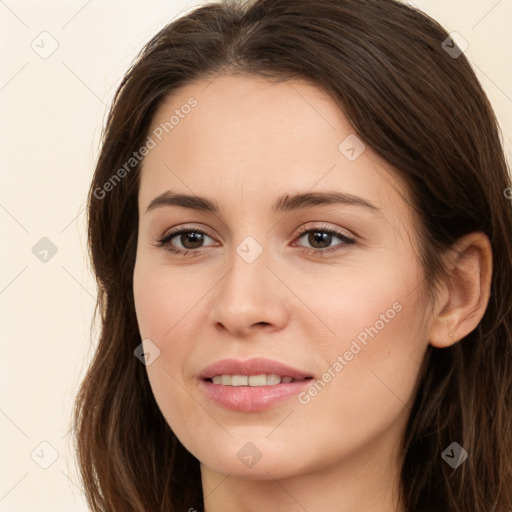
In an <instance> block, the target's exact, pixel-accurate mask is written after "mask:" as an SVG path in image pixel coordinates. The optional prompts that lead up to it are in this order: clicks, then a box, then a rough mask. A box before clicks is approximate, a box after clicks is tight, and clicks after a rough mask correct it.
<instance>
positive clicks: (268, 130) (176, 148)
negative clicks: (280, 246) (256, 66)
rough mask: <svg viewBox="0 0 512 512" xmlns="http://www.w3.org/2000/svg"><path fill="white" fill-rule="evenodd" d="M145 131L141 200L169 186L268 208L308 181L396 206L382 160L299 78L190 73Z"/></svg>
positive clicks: (399, 193)
mask: <svg viewBox="0 0 512 512" xmlns="http://www.w3.org/2000/svg"><path fill="white" fill-rule="evenodd" d="M191 105H194V106H191ZM149 136H150V137H151V138H152V139H153V141H154V147H153V148H152V149H151V150H150V151H149V153H148V154H147V156H146V157H145V158H144V161H143V165H142V171H141V172H142V176H141V185H140V194H139V202H140V206H141V210H142V209H145V207H147V205H148V204H149V202H150V201H151V199H153V198H154V197H155V196H156V195H158V194H161V193H162V192H164V191H166V190H171V189H172V190H173V191H174V192H180V193H187V194H198V195H201V196H209V197H213V198H215V200H216V202H218V203H221V204H222V203H225V204H226V207H228V205H229V204H231V205H233V204H237V205H241V204H246V203H250V204H251V206H255V207H263V208H269V207H270V204H271V203H272V204H273V203H274V200H275V198H276V197H278V196H281V195H282V194H286V193H293V192H296V191H301V192H302V191H305V190H315V189H316V188H318V189H322V190H337V191H344V192H347V193H350V194H353V195H358V196H364V197H366V198H368V199H369V200H370V201H371V202H372V203H374V204H377V205H378V206H379V207H381V208H383V209H385V208H388V209H395V210H396V209H397V208H400V207H402V208H403V207H404V206H405V205H404V204H400V202H401V203H404V201H403V197H404V194H405V187H403V184H402V183H401V182H400V181H399V180H398V178H397V177H396V175H395V173H394V172H393V170H392V169H391V168H390V166H389V165H388V164H387V163H386V162H385V161H383V160H382V159H381V158H380V157H379V156H378V155H377V154H376V153H375V152H374V151H372V150H371V148H369V147H368V146H367V145H366V146H363V143H362V141H361V140H360V139H358V138H357V136H356V135H355V133H354V130H353V128H352V127H351V126H350V123H349V122H348V120H347V119H346V117H345V116H344V114H343V112H342V110H341V109H340V108H339V106H338V105H337V104H336V102H335V101H334V100H333V99H332V98H331V97H330V96H329V95H328V94H327V93H325V92H324V91H323V90H322V89H321V88H319V87H317V86H315V85H313V84H310V83H307V82H304V81H300V80H293V81H286V82H270V81H269V80H266V79H265V78H261V77H252V76H230V75H222V76H218V77H215V78H213V79H212V78H210V79H205V80H199V81H196V82H192V83H190V84H188V85H186V86H184V87H182V88H180V89H178V90H177V91H175V93H173V95H172V96H170V97H168V98H167V99H166V100H165V101H164V102H163V103H162V104H161V105H160V106H159V108H158V110H157V112H156V114H155V116H154V118H153V120H152V123H151V127H150V130H149ZM347 150H348V152H347ZM352 150H353V151H352ZM354 155H355V156H356V158H354ZM348 157H350V158H348ZM397 213H399V212H397Z"/></svg>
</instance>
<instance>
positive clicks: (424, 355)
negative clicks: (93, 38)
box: [75, 0, 512, 512]
mask: <svg viewBox="0 0 512 512" xmlns="http://www.w3.org/2000/svg"><path fill="white" fill-rule="evenodd" d="M456 50H459V51H456ZM509 187H510V177H509V175H508V173H507V166H506V162H505V158H504V153H503V148H502V146H501V143H500V134H499V128H498V125H497V121H496V118H495V115H494V113H493V111H492V108H491V106H490V104H489V102H488V100H487V98H486V96H485V94H484V92H483V90H482V87H481V86H480V84H479V83H478V81H477V79H476V77H475V75H474V73H473V71H472V70H471V67H470V66H469V64H468V62H467V60H466V58H465V57H464V54H463V53H462V51H460V49H459V48H458V46H457V45H456V44H455V42H454V41H453V40H452V39H451V38H450V36H449V34H447V32H446V31H445V30H444V29H443V28H442V27H440V26H439V25H438V24H437V23H436V22H435V21H433V20H432V19H430V18H428V17H427V16H426V15H425V14H423V13H421V12H420V11H417V10H414V9H413V8H411V7H408V6H406V5H403V4H401V3H398V2H395V1H393V0H364V1H361V0H343V1H340V0H320V1H315V2H310V1H307V0H256V1H251V2H248V3H246V4H244V5H242V4H241V3H224V4H210V5H207V6H204V7H200V8H197V9H196V10H194V11H193V12H191V13H189V14H188V15H186V16H184V17H182V18H180V19H177V20H175V21H174V22H172V23H171V24H169V25H168V26H166V27H165V28H164V29H163V30H161V31H160V32H159V33H158V34H157V35H156V36H155V37H154V38H153V39H152V40H151V41H150V42H149V43H148V44H147V45H146V47H145V48H144V49H143V51H142V52H141V54H140V56H139V58H138V59H137V61H136V62H135V63H134V65H133V66H132V68H131V69H130V70H129V72H128V73H127V74H126V76H125V78H124V79H123V81H122V84H121V86H120V87H119V89H118V92H117V94H116V97H115V100H114V104H113V106H112V109H111V112H110V115H109V118H108V121H107V125H106V128H105V132H104V138H103V145H102V150H101V153H100V156H99V160H98V163H97V167H96V171H95V174H94V178H93V182H92V185H91V189H90V195H89V205H88V206H89V210H88V211H89V246H90V251H91V257H92V262H93V269H94V272H95V274H96V276H97V281H98V285H99V300H98V307H99V311H100V312H101V335H100V340H99V345H98V348H97V351H96V355H95V357H94V360H93V361H92V364H91V366H90V369H89V371H88V374H87V376H86V378H85V380H84V382H83V384H82V387H81V389H80V393H79V395H78V397H77V403H76V411H75V426H76V440H77V453H78V458H79V464H80V469H81V472H82V477H83V484H84V486H85V490H86V496H87V499H88V502H89V506H90V507H91V509H92V510H94V511H107V510H108V511H116V512H120V511H123V512H124V511H140V512H142V511H145V512H148V511H171V510H172V511H186V510H188V511H192V510H207V512H217V511H218V510H224V511H235V510H236V511H238V510H286V511H295V510H297V511H299V510H308V511H317V510H323V511H331V510H332V511H345V512H348V511H355V510H357V511H358V512H366V511H370V510H371V511H379V512H388V511H400V512H404V511H407V512H427V511H428V512H439V511H456V512H468V511H472V512H484V511H485V512H491V511H492V512H506V511H507V512H508V511H509V510H510V509H512V501H511V500H512V453H511V450H510V446H511V440H512V412H511V407H510V404H511V401H512V400H511V399H512V358H511V354H512V352H511V348H512V334H511V326H512V292H511V289H510V286H509V283H510V282H511V279H512V246H511V242H510V233H512V210H511V205H510V201H509V200H508V199H507V195H506V190H510V188H509Z"/></svg>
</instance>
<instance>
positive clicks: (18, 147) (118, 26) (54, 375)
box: [0, 0, 512, 512]
mask: <svg viewBox="0 0 512 512" xmlns="http://www.w3.org/2000/svg"><path fill="white" fill-rule="evenodd" d="M312 1H313V0H312ZM411 3H412V2H411ZM201 4H202V2H200V1H197V2H185V1H183V0H167V1H163V0H159V1H154V2H152V3H151V4H148V3H146V2H142V1H141V0H138V1H135V0H130V1H126V0H124V1H123V2H121V1H120V0H117V1H113V0H108V1H103V2H100V1H99V0H89V1H86V0H73V1H67V2H64V1H45V2H44V3H43V2H41V3H39V2H35V1H23V0H21V1H15V0H6V1H0V42H1V48H2V65H1V68H0V134H1V137H0V155H1V161H0V165H1V170H2V186H1V188H0V225H1V229H2V242H3V244H2V245H3V247H4V252H3V256H2V261H3V262H2V265H1V270H0V311H1V336H2V337H1V340H2V357H1V358H0V376H1V377H0V383H1V388H0V439H1V457H0V511H9V512H17V511H20V512H21V511H23V512H26V511H52V512H58V511H66V512H69V511H85V510H87V507H86V506H85V500H84V499H83V497H82V492H81V489H80V483H79V478H78V476H77V472H76V466H75V459H74V454H73V443H72V439H71V435H69V428H70V413H71V407H72V404H73V400H74V396H75V393H76V391H77V388H78V385H79V383H80V381H81V378H82V377H83V375H84V373H85V370H86V368H87V365H88V362H89V361H90V358H91V355H92V353H93V350H94V343H95V340H96V337H95V334H94V333H93V334H92V335H91V320H92V317H93V311H94V305H95V293H96V290H95V283H94V280H93V277H92V275H91V273H90V270H89V264H88V259H87V248H86V237H85V233H86V231H85V214H84V208H85V201H86V195H87V190H88V186H89V183H90V180H91V176H92V171H93V166H94V162H95V159H96V157H97V155H98V149H99V137H100V133H101V128H102V125H103V121H104V118H105V114H106V111H107V107H108V105H109V104H110V101H111V99H112V96H113V93H114V91H115V89H116V87H117V85H118V83H119V81H120V80H121V77H122V75H123V74H124V72H125V71H126V70H127V68H128V66H129V65H130V63H131V62H132V60H133V58H134V57H135V55H136V53H137V52H138V51H139V50H140V48H141V47H142V46H143V44H144V43H145V42H147V41H148V40H149V39H150V38H151V37H152V36H153V35H154V34H155V33H156V32H157V31H158V30H159V29H160V28H161V27H163V25H165V24H166V23H167V22H169V21H171V20H172V19H174V18H175V17H177V16H179V15H181V14H183V13H186V12H188V11H189V10H191V9H193V8H194V7H195V6H198V5H201ZM415 4H416V5H417V6H418V7H419V8H421V9H422V10H423V11H425V12H426V13H427V14H429V15H430V16H431V17H433V18H434V19H436V20H438V21H439V22H440V23H441V24H442V25H443V26H444V27H445V28H446V29H447V30H448V31H449V32H452V31H456V32H458V33H459V34H461V35H462V37H463V38H464V39H465V40H466V41H467V42H468V43H469V47H468V49H467V50H466V56H468V58H469V59H470V62H471V63H472V65H473V67H474V69H475V71H476V73H477V75H478V77H479V78H480V80H481V82H482V84H483V86H484V88H485V90H486V91H487V93H488V95H489V97H490V100H491V102H492V104H493V106H494V108H495V111H496V113H497V116H498V119H499V121H500V124H501V126H502V129H503V134H504V144H505V149H506V153H507V158H508V159H509V162H510V158H511V153H510V148H511V147H512V66H511V64H510V62H511V61H510V50H511V49H512V31H511V29H510V21H511V20H512V1H511V0H499V1H496V0H431V1H426V0H425V1H421V0H417V1H416V2H415ZM439 44H441V41H440V43H439ZM57 45H58V47H57ZM54 48H56V51H54V53H53V54H51V55H48V54H49V53H50V52H51V51H52V50H53V49H54ZM418 136H421V134H418ZM42 238H46V239H49V240H50V241H51V243H49V242H48V240H43V241H41V239H42ZM36 244H37V245H36ZM34 246H35V249H33V248H34ZM55 250H56V251H57V252H56V253H55V254H53V252H55ZM44 251H48V252H46V253H45V252H44ZM52 251H53V252H52ZM41 443H43V444H41ZM44 466H47V467H46V468H45V467H44Z"/></svg>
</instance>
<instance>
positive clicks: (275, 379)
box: [267, 375, 281, 386]
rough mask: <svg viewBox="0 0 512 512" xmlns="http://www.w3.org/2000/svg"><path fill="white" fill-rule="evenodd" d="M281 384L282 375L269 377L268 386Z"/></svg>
mask: <svg viewBox="0 0 512 512" xmlns="http://www.w3.org/2000/svg"><path fill="white" fill-rule="evenodd" d="M280 382H281V376H280V375H267V386H271V385H272V384H279V383H280Z"/></svg>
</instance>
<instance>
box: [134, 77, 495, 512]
mask: <svg viewBox="0 0 512 512" xmlns="http://www.w3.org/2000/svg"><path fill="white" fill-rule="evenodd" d="M191 96H193V97H194V98H196V99H197V101H198V104H197V106H196V107H195V108H194V109H192V110H191V112H190V113H189V114H187V115H186V116H184V118H183V119H180V122H179V124H177V125H176V126H174V129H173V130H172V131H170V132H169V134H168V135H167V136H165V137H163V138H162V141H159V142H158V144H157V145H156V147H154V148H153V149H151V151H150V152H149V153H148V155H147V156H146V157H145V159H144V163H143V167H142V171H141V181H140V190H139V212H140V221H139V232H138V248H137V258H136V265H135V270H134V298H135V305H136V312H137V320H138V324H139V328H140V333H141V337H142V339H143V340H145V339H150V340H151V341H152V342H153V343H154V344H155V345H156V346H158V348H159V349H160V355H159V356H158V357H157V358H156V359H155V360H154V362H153V363H151V364H149V365H147V367H146V368H147V372H148V377H149V381H150V384H151V387H152V390H153V393H154V395H155V398H156V400H157V403H158V405H159V407H160V409H161V411H162V414H163V415H164V417H165V419H166V421H167V422H168V424H169V425H170V427H171V428H172V429H173V431H174V432H175V434H176V435H177V436H178V438H179V439H180V441H181V442H182V443H183V444H184V446H185V447H186V448H187V449H188V450H189V451H190V452H191V453H192V454H193V455H194V456H195V457H196V458H197V459H199V461H200V462H201V474H202V480H203V490H204V495H205V507H206V510H207V512H217V511H220V510H222V511H224V512H226V511H228V512H229V511H239V510H244V511H256V510H258V511H260V510H274V511H281V510H283V511H285V510H286V511H287V512H289V511H292V512H295V511H303V510H308V511H310V512H316V511H323V512H326V511H327V512H329V511H336V512H339V511H342V512H349V511H350V512H355V511H358V512H366V511H372V512H376V511H379V512H388V511H389V512H390V511H399V510H401V509H400V508H398V506H397V505H396V504H395V503H394V494H393V493H394V492H395V491H396V486H397V482H398V475H399V470H400V463H399V459H398V445H399V442H400V439H401V437H402V436H403V432H404V429H405V425H406V421H407V418H408V414H409V411H410V406H411V401H412V399H413V396H414V390H415V385H416V381H417V375H418V370H419V367H420V365H421V361H422V359H423V357H424V354H425V351H426V349H427V347H428V344H429V343H431V344H433V345H435V346H438V347H444V346H448V345H450V344H452V343H455V342H457V341H458V340H460V339H461V338H462V337H463V336H465V335H466V334H467V333H469V332H471V331H472V330H473V329H474V328H475V327H476V325H477V324H478V322H479V321H480V319H481V317H482V316H483V313H484V311H485V307H486V305H487V301H488V296H489V282H490V273H491V264H492V262H491V249H490V244H489V241H488V240H487V238H486V237H485V235H481V234H478V233H475V234H471V235H468V236H467V237H465V238H464V239H461V240H460V241H459V243H458V245H457V247H456V249H457V250H458V251H459V252H460V254H461V255H462V256H461V257H459V258H458V259H456V258H455V257H454V256H453V255H452V254H451V253H448V255H447V256H446V257H447V264H448V265H451V266H450V268H451V269H453V270H452V273H451V275H452V276H453V278H452V279H450V280H447V281H446V282H442V283H441V284H440V285H439V290H438V292H437V297H436V302H435V304H433V305H432V307H430V304H429V302H428V299H427V296H426V293H425V289H424V277H425V276H424V273H423V270H422V268H421V265H420V263H419V261H418V255H417V239H416V235H415V230H414V226H415V222H417V219H415V218H414V216H413V213H412V212H413V210H412V209H411V206H410V203H409V200H408V196H407V191H406V189H405V186H404V184H403V183H401V182H400V181H399V179H398V177H397V176H396V174H395V173H394V172H393V169H392V168H391V167H390V166H389V165H388V164H387V163H386V162H385V161H383V160H382V159H380V158H379V157H378V155H377V154H376V153H375V152H373V151H372V150H371V148H369V147H368V146H367V147H366V149H365V150H364V151H363V152H362V153H361V154H360V155H359V156H358V157H357V159H355V160H354V161H350V160H349V159H347V158H346V157H345V156H344V154H342V152H340V150H339V149H338V146H339V144H340V143H341V142H342V141H343V140H344V139H345V138H346V137H347V136H348V135H349V134H353V133H354V130H353V129H352V128H351V126H350V125H349V123H348V121H347V119H346V118H345V117H344V115H343V113H342V112H341V110H340V109H339V108H338V106H337V105H336V104H335V103H334V101H333V100H332V99H331V98H330V97H329V96H328V95H327V94H326V93H324V92H323V91H322V90H321V89H319V88H317V87H315V86H314V85H311V84H308V83H306V82H302V81H298V80H294V81H293V82H284V83H272V82H269V81H267V80H265V79H263V78H258V77H248V76H228V75H221V76H218V77H217V78H215V79H214V80H213V81H211V80H208V81H198V82H194V83H191V84H188V85H187V86H185V87H183V88H182V89H180V90H178V91H177V93H176V94H174V95H173V96H172V97H170V98H168V99H167V101H165V102H164V103H162V104H161V105H160V107H159V109H158V111H157V112H156V114H155V117H154V119H153V122H152V127H151V131H152V130H153V129H155V128H156V127H158V126H159V125H160V123H162V122H165V121H167V120H168V119H169V117H170V116H171V115H172V114H173V113H174V111H175V109H179V108H180V107H181V106H182V105H184V104H185V103H186V102H187V100H188V98H190V97H191ZM167 190H172V191H173V192H179V193H184V194H193V195H198V196H204V197H207V198H209V199H211V200H214V201H216V202H217V203H218V205H219V208H220V213H219V214H218V215H216V214H213V213H208V212H203V211H198V210H193V209H190V208H184V207H177V206H162V207H158V208H154V209H151V210H150V211H147V208H148V205H149V203H150V202H151V201H152V200H153V199H154V198H155V197H156V196H158V195H159V194H162V193H163V192H165V191H167ZM320 190H323V191H334V190H335V191H342V192H346V193H349V194H352V195H354V196H358V197H361V198H364V199H365V200H366V201H369V202H371V203H373V204H374V205H375V206H376V207H377V208H378V209H379V210H378V211H372V210H370V209H368V208H363V207H360V206H356V205H343V204H331V205H316V206H310V207H308V208H303V209H300V210H296V211H290V212H288V213H286V214H284V213H282V212H280V213H275V212H273V211H272V209H271V205H272V204H273V203H274V201H275V200H276V199H277V198H278V197H280V196H281V195H283V194H293V193H296V192H310V191H320ZM183 225H186V227H187V228H189V229H190V230H191V231H193V232H194V230H197V229H200V230H204V231H206V233H207V236H205V237H204V241H203V244H202V246H201V244H199V245H196V247H198V248H197V249H195V254H193V252H194V249H193V247H194V245H193V243H192V242H190V239H187V238H185V240H183V237H180V236H176V237H174V238H173V239H172V242H169V245H172V246H174V247H175V248H177V249H183V250H184V247H185V246H184V245H182V244H187V243H188V245H187V248H189V254H187V255H186V256H180V255H177V254H173V253H170V252H169V251H167V250H166V249H165V247H159V246H158V240H159V239H160V238H161V237H162V236H163V235H164V234H166V233H167V232H168V231H169V230H170V228H173V227H179V226H183ZM325 227H329V228H334V229H336V230H338V231H339V232H341V233H342V234H344V235H345V236H348V237H351V238H353V239H354V240H355V243H353V244H345V243H344V242H343V241H342V240H341V239H339V238H337V237H336V236H333V237H332V238H331V240H330V241H327V242H326V243H324V245H323V246H322V245H321V244H317V245H312V244H314V240H311V238H309V239H308V235H307V234H306V235H301V236H299V230H300V228H308V229H315V228H317V230H321V229H322V228H325ZM248 236H251V237H253V238H254V239H255V240H256V241H257V243H258V244H259V245H260V246H261V248H262V249H263V252H262V253H261V254H260V255H259V257H258V258H256V259H255V261H254V262H252V263H248V262H247V261H246V260H245V259H243V258H242V257H241V256H240V255H239V254H238V253H237V251H236V249H237V247H238V246H239V245H240V244H241V242H242V241H244V239H245V238H246V237H248ZM201 247H202V248H201ZM322 247H325V248H324V249H322ZM333 247H336V250H335V251H334V252H331V253H330V254H323V255H322V254H320V253H318V254H306V253H304V252H302V249H306V250H307V249H309V250H312V249H318V250H319V251H322V250H324V251H325V250H326V249H329V248H333ZM190 248H192V251H190ZM251 250H253V249H251ZM396 303H398V304H400V306H401V310H400V311H399V312H396V314H395V316H394V318H392V319H391V320H389V319H388V322H385V325H384V327H383V328H382V329H380V330H379V331H378V334H377V335H375V336H374V337H373V338H369V339H368V342H367V345H366V346H364V348H362V350H361V351H360V352H358V353H357V355H354V357H353V358H352V359H351V360H350V361H349V362H348V364H347V365H346V366H344V367H343V369H342V371H339V372H334V374H335V377H333V378H332V379H331V381H330V382H329V383H328V384H327V385H326V386H325V387H324V388H323V389H322V390H321V392H319V393H318V394H317V395H316V396H314V397H312V398H311V400H310V401H309V402H308V403H307V404H302V403H299V401H298V399H297V397H292V398H290V399H287V400H286V401H284V402H282V403H280V404H278V405H276V406H275V407H273V408H271V409H268V410H265V411H260V412H240V411H231V410H228V409H225V408H222V407H220V406H218V405H216V404H214V403H213V402H212V401H211V400H210V399H209V398H208V396H207V395H206V394H205V393H204V392H203V391H202V390H201V389H200V387H199V385H198V384H199V380H198V373H199V372H200V371H201V370H202V369H203V368H205V367H206V366H207V365H209V364H211V363H212V362H214V361H217V360H219V359H223V358H226V357H235V358H240V359H247V358H249V357H255V356H262V357H267V358H270V359H275V360H277V361H281V362H283V363H286V364H289V365H291V366H294V367H296V368H299V369H301V370H304V371H307V372H308V373H310V374H311V375H313V376H315V377H316V378H321V377H322V375H323V374H324V373H325V372H326V371H327V370H328V369H329V368H332V366H333V363H334V362H335V361H336V360H337V357H338V356H339V355H343V354H344V353H345V352H346V351H347V350H348V349H349V348H350V346H351V342H352V341H353V340H354V339H356V337H357V336H358V334H360V333H361V332H362V331H364V329H365V328H367V327H370V326H373V325H375V324H376V321H377V320H379V319H380V318H381V316H380V315H382V314H385V312H386V311H387V310H389V309H390V308H392V305H393V304H396ZM331 373H332V370H331ZM248 442H250V443H253V444H254V445H255V446H256V448H257V450H258V451H259V453H261V459H260V460H259V461H258V462H257V463H256V464H255V465H253V466H252V467H247V466H245V465H244V464H243V463H242V462H241V461H240V459H239V458H238V457H237V453H238V451H239V450H240V449H241V448H242V447H243V446H244V445H245V444H246V443H248Z"/></svg>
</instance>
